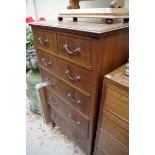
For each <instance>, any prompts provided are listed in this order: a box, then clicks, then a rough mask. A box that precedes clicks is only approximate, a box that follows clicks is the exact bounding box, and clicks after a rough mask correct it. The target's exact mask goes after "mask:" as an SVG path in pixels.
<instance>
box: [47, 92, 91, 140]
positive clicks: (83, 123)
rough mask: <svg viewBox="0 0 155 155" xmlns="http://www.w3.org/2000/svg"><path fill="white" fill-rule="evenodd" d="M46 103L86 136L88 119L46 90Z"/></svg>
mask: <svg viewBox="0 0 155 155" xmlns="http://www.w3.org/2000/svg"><path fill="white" fill-rule="evenodd" d="M47 102H48V104H49V105H50V106H51V107H53V108H54V109H56V110H57V111H59V112H60V113H61V114H62V115H63V116H64V117H65V118H66V119H67V120H68V121H70V123H72V125H73V126H74V127H75V128H77V129H78V131H79V132H80V133H81V134H82V135H83V136H84V137H85V138H87V137H88V124H89V123H88V119H87V118H86V117H84V116H82V115H81V114H79V113H77V112H76V111H75V110H74V109H73V108H71V107H70V106H69V105H67V104H66V103H64V102H63V101H62V100H61V99H59V98H58V97H56V96H55V95H54V94H52V93H51V92H49V91H47Z"/></svg>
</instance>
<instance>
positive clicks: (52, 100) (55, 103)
mask: <svg viewBox="0 0 155 155" xmlns="http://www.w3.org/2000/svg"><path fill="white" fill-rule="evenodd" d="M49 100H50V101H51V102H52V104H54V105H57V104H58V103H57V102H56V101H55V100H54V99H53V98H52V97H49Z"/></svg>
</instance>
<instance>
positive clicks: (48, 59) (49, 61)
mask: <svg viewBox="0 0 155 155" xmlns="http://www.w3.org/2000/svg"><path fill="white" fill-rule="evenodd" d="M37 58H38V63H39V65H40V66H41V67H44V68H45V69H47V70H49V71H51V72H56V67H55V66H56V58H55V57H54V56H52V55H49V54H46V53H45V52H42V51H40V50H37Z"/></svg>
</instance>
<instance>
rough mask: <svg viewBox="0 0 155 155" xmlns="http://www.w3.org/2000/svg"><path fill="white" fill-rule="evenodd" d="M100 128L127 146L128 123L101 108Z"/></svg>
mask: <svg viewBox="0 0 155 155" xmlns="http://www.w3.org/2000/svg"><path fill="white" fill-rule="evenodd" d="M101 128H102V129H103V130H105V131H107V132H108V133H109V134H110V135H111V136H113V137H114V138H115V139H117V140H118V141H119V142H120V143H122V144H123V145H124V146H126V147H129V127H128V124H125V123H123V122H121V121H120V120H118V119H116V118H115V117H114V116H113V115H112V114H109V113H108V112H107V111H105V110H103V115H102V121H101Z"/></svg>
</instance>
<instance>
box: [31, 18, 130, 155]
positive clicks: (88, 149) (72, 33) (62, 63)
mask: <svg viewBox="0 0 155 155" xmlns="http://www.w3.org/2000/svg"><path fill="white" fill-rule="evenodd" d="M30 25H31V26H32V29H33V34H34V39H35V48H36V49H37V56H38V62H39V67H40V71H41V74H42V79H43V81H50V85H49V86H48V87H47V89H46V101H47V103H48V104H49V105H50V114H51V120H52V121H53V122H55V123H56V124H57V125H58V126H60V127H61V128H62V130H63V131H64V133H65V134H66V135H67V136H68V137H69V138H70V139H72V140H73V141H74V142H75V143H76V144H77V145H79V146H80V147H81V148H82V149H83V151H84V152H85V153H86V154H87V155H90V154H92V151H93V146H94V138H95V132H96V125H97V121H96V120H97V113H98V112H97V109H98V107H99V98H100V94H101V92H100V89H101V88H100V87H101V86H102V79H103V76H104V75H105V74H107V73H109V72H110V71H112V70H113V69H115V68H117V67H118V66H120V65H122V64H124V63H125V62H126V61H127V59H128V24H124V23H114V24H112V25H107V24H93V23H84V22H76V23H74V22H68V21H64V22H57V21H55V22H47V21H45V22H39V23H32V24H30Z"/></svg>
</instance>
